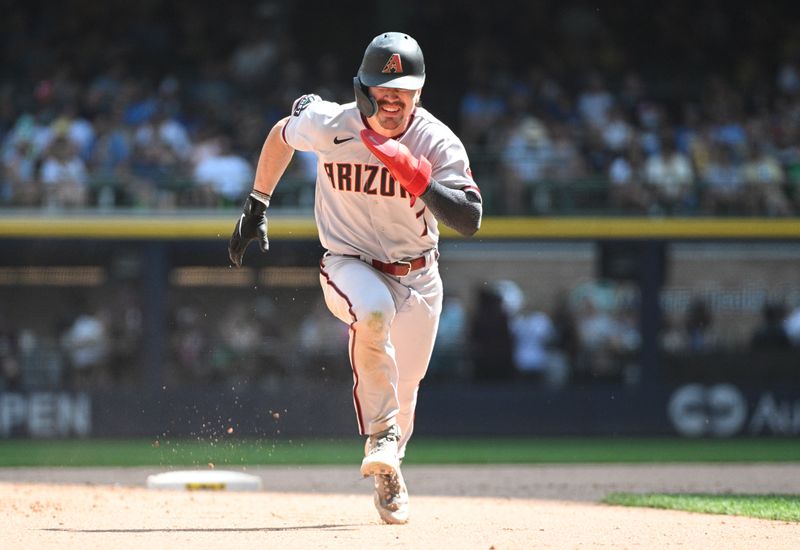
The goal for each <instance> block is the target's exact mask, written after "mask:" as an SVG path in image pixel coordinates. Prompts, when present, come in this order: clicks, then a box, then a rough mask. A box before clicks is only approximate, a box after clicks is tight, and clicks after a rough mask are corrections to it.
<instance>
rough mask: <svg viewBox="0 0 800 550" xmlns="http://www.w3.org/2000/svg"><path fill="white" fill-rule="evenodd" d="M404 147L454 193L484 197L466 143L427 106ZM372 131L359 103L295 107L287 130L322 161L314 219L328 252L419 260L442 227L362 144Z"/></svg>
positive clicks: (289, 138)
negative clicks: (425, 162)
mask: <svg viewBox="0 0 800 550" xmlns="http://www.w3.org/2000/svg"><path fill="white" fill-rule="evenodd" d="M411 116H412V118H411V121H410V123H409V126H408V128H407V130H406V131H405V132H404V133H403V134H402V135H401V136H399V137H396V138H395V139H397V140H398V141H400V142H401V143H403V144H404V145H405V146H406V147H408V148H409V150H410V151H411V153H412V154H413V155H415V156H417V157H419V156H420V155H424V156H425V157H426V158H427V159H428V160H429V161H430V162H431V164H432V166H433V173H432V177H433V179H435V180H436V181H438V182H439V183H441V184H442V185H445V186H447V187H450V188H457V189H464V190H471V191H472V192H474V193H476V194H478V195H479V194H480V191H479V189H478V187H477V186H476V185H475V183H474V181H473V180H472V174H471V171H470V166H469V159H468V158H467V153H466V150H465V149H464V145H463V144H462V143H461V140H459V139H458V137H457V136H456V135H455V134H454V133H453V132H452V131H451V130H450V129H449V128H448V127H447V126H445V125H444V124H443V123H442V122H440V121H439V120H438V119H436V117H434V116H433V115H432V114H431V113H429V112H428V111H427V110H425V109H424V108H421V107H417V108H416V109H415V111H414V113H413V114H412V115H411ZM365 127H369V125H368V122H367V121H366V120H365V119H364V118H363V117H362V115H361V113H360V111H359V110H358V108H357V107H356V104H355V102H353V103H347V104H344V105H340V104H337V103H332V102H328V101H313V102H307V103H305V104H303V103H302V102H301V103H300V107H299V108H296V109H295V111H294V112H293V116H292V117H290V119H289V121H288V122H287V124H286V125H285V126H284V129H283V139H284V141H285V142H286V143H287V144H288V145H289V146H291V147H292V148H294V149H299V150H301V151H313V152H315V153H316V154H317V155H318V162H317V189H316V194H315V197H316V198H315V207H314V213H315V217H316V221H317V227H318V229H319V238H320V242H321V244H322V246H324V247H325V248H326V249H328V250H329V251H331V252H333V253H335V254H356V255H364V256H369V257H372V258H375V259H378V260H381V261H384V262H394V261H398V260H403V259H407V258H414V257H418V256H420V255H422V254H423V253H424V252H426V251H429V250H431V249H434V248H436V247H437V244H438V241H439V229H438V225H437V222H436V219H435V217H434V216H433V214H432V213H431V212H430V211H429V210H428V209H427V208H426V207H425V204H424V203H423V202H422V201H416V202H414V204H413V206H412V205H411V203H412V201H411V200H410V198H411V197H410V196H409V194H408V193H407V192H406V191H405V189H403V188H402V186H401V185H400V184H399V183H397V182H395V181H394V179H393V178H392V177H391V175H390V174H389V171H388V170H387V169H386V167H384V166H383V164H382V163H381V162H380V161H379V160H378V159H377V158H376V157H375V156H374V155H373V154H372V153H371V152H370V151H369V149H367V148H366V146H365V145H364V144H363V143H362V142H361V139H360V137H359V132H360V131H361V130H363V129H364V128H365Z"/></svg>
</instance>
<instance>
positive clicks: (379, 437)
mask: <svg viewBox="0 0 800 550" xmlns="http://www.w3.org/2000/svg"><path fill="white" fill-rule="evenodd" d="M399 440H400V428H399V427H398V426H397V425H394V426H389V427H388V428H387V429H385V430H383V431H382V432H378V433H376V434H373V435H371V436H369V438H368V439H367V443H366V445H365V447H364V454H365V456H364V460H362V461H361V475H363V476H364V477H367V476H377V475H393V474H395V473H396V472H399V471H400V460H399V459H398V458H397V442H398V441H399Z"/></svg>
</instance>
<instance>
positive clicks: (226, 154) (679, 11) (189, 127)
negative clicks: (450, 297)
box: [0, 1, 800, 216]
mask: <svg viewBox="0 0 800 550" xmlns="http://www.w3.org/2000/svg"><path fill="white" fill-rule="evenodd" d="M35 4H36V2H33V3H32V5H34V7H33V8H30V9H17V10H10V12H9V13H7V14H5V16H4V19H3V22H2V23H0V43H1V44H2V46H3V48H2V51H3V52H4V53H3V58H2V66H3V68H2V69H0V170H1V171H0V206H2V207H14V208H17V207H19V208H21V207H28V208H101V209H102V208H114V207H129V208H149V209H159V208H176V207H198V208H215V207H226V206H232V205H235V204H238V203H239V202H240V201H241V199H242V196H243V195H244V194H246V192H247V191H248V190H249V188H250V186H251V183H252V179H253V173H254V167H255V162H256V159H257V156H258V153H259V151H260V148H261V144H262V142H263V140H264V138H265V136H266V132H267V131H268V129H269V128H270V127H271V125H272V124H273V123H274V122H275V121H276V120H278V119H279V118H281V117H282V116H284V115H285V114H286V113H287V112H288V108H289V106H290V105H291V103H292V101H293V100H294V99H295V98H296V97H297V96H299V95H300V94H302V93H307V92H315V93H318V94H320V95H321V96H322V97H323V98H325V99H330V100H333V101H339V102H347V101H351V100H352V89H351V87H350V81H351V76H352V75H353V74H354V73H355V72H356V70H357V65H358V60H359V58H360V55H361V52H362V51H363V45H360V44H359V45H353V44H350V43H349V42H350V40H351V39H350V38H349V37H348V39H347V40H348V42H347V44H346V45H345V44H341V42H342V41H341V40H339V41H338V42H337V44H341V48H339V50H340V51H337V48H336V47H334V46H333V45H331V44H327V45H326V47H325V48H324V49H323V50H318V49H316V48H315V46H316V45H317V44H320V43H321V42H323V40H324V39H325V35H323V34H320V33H316V35H314V36H312V34H314V33H315V32H316V30H315V29H316V27H315V28H310V27H309V22H308V21H306V20H304V19H303V17H302V16H303V13H302V12H301V10H300V8H298V7H297V6H296V5H294V4H292V3H289V2H279V1H275V2H253V1H247V2H242V3H237V4H236V5H235V6H227V7H226V8H225V9H226V13H225V16H224V17H220V14H219V13H216V12H215V10H214V9H211V8H208V7H206V9H195V8H194V5H193V4H190V3H188V2H186V1H180V2H175V3H172V4H173V5H172V7H171V8H167V7H164V6H159V5H158V4H157V3H143V4H141V5H128V4H123V3H118V2H117V3H115V6H114V8H115V9H114V10H113V12H114V14H115V15H114V17H113V18H112V17H111V16H109V13H110V12H109V10H107V9H105V8H102V7H97V6H92V5H91V3H86V2H83V3H81V2H77V3H76V2H65V3H63V4H59V5H57V6H53V7H51V8H48V10H51V11H52V13H51V15H50V16H48V17H46V16H44V15H42V13H41V12H40V11H37V10H36V9H35ZM312 4H314V3H312ZM624 4H625V3H622V4H621V5H620V6H615V7H607V8H606V11H602V12H601V11H600V10H599V9H594V8H592V7H591V6H590V5H588V4H585V3H583V2H578V1H576V2H570V3H565V4H564V5H563V6H561V7H553V6H550V5H549V4H546V3H518V2H509V3H508V5H507V6H506V5H505V4H501V5H500V6H498V7H497V9H496V10H489V9H487V8H488V6H487V5H484V3H482V2H478V3H475V4H474V5H470V6H469V7H465V8H464V9H463V10H461V11H460V12H459V14H458V15H457V16H454V15H453V13H452V12H450V11H448V8H447V5H448V4H447V2H441V1H439V2H429V3H425V4H424V5H420V6H419V8H420V10H419V13H418V14H416V15H414V16H412V17H411V18H410V20H409V21H408V24H407V25H408V29H409V32H412V34H416V37H417V38H418V40H419V41H420V43H421V44H422V46H423V48H424V50H425V52H426V53H427V65H428V71H429V73H430V78H429V89H426V91H425V93H424V94H423V104H425V105H426V106H429V107H430V108H431V110H432V111H433V112H434V113H435V114H437V115H439V116H440V117H441V118H443V119H444V120H445V122H447V123H448V124H449V125H451V126H452V127H453V128H454V129H455V130H456V131H457V133H458V134H459V136H460V137H461V138H462V140H463V141H464V143H465V145H466V146H467V148H468V150H469V152H470V155H471V158H472V161H473V164H474V166H473V172H474V173H475V175H476V179H477V181H478V183H479V185H481V186H482V190H483V192H484V196H485V198H486V203H487V211H488V212H489V213H495V214H523V215H524V214H533V215H537V214H552V213H571V212H581V211H591V212H594V213H600V212H609V213H633V214H642V215H692V214H704V213H705V214H714V215H728V214H732V215H757V216H790V215H795V214H796V213H797V212H798V208H800V41H798V40H797V39H796V38H795V37H796V36H797V35H796V33H794V34H793V33H791V32H788V31H786V29H785V28H784V27H783V26H781V25H780V24H779V23H780V22H781V13H780V10H777V8H776V10H775V11H774V12H771V13H762V14H760V16H761V17H762V18H767V20H768V21H772V22H774V23H775V25H774V26H773V28H772V32H771V33H767V32H766V31H765V30H764V28H762V27H760V26H753V25H749V24H745V23H743V22H742V20H741V18H739V17H738V16H737V15H736V10H735V9H734V8H733V7H730V8H726V7H724V6H717V7H706V8H704V10H708V11H709V13H703V14H700V15H703V17H705V20H709V21H714V22H715V25H716V26H715V27H714V32H713V33H708V34H707V35H702V34H700V35H698V36H696V37H694V38H695V39H696V40H694V41H692V42H691V43H688V42H686V43H685V42H684V41H672V42H670V41H669V40H667V39H666V38H665V36H664V35H662V34H661V33H663V32H665V30H666V28H668V27H669V26H670V25H672V26H675V25H680V24H681V22H682V21H683V19H684V18H685V19H686V21H683V22H684V24H685V25H688V26H689V28H688V29H687V32H691V31H692V29H693V28H694V24H693V23H692V22H691V21H690V19H691V15H692V13H693V12H692V11H690V10H689V9H688V8H680V7H674V6H666V7H665V6H662V7H659V8H654V9H653V11H652V13H648V14H647V15H648V18H647V19H644V20H642V21H641V22H638V23H637V25H638V24H639V23H641V25H640V27H639V30H640V32H641V33H647V32H652V33H653V34H648V35H647V36H639V35H638V34H637V33H636V29H634V28H633V27H632V25H631V21H632V20H631V18H632V17H635V16H636V13H630V14H628V13H626V11H625V10H626V9H627V8H626V7H625V5H624ZM734 4H735V5H736V6H739V4H736V3H734ZM304 6H305V7H308V8H309V9H311V8H314V9H316V10H318V14H319V15H321V16H322V15H324V14H325V13H327V12H326V11H325V10H326V9H332V8H330V7H328V8H326V7H325V6H321V5H320V6H313V5H309V6H306V4H304ZM734 7H735V6H734ZM739 7H741V6H739ZM628 8H630V6H628ZM748 9H751V8H748ZM368 11H369V10H368ZM508 11H513V13H514V18H513V20H511V21H509V20H508V19H507V16H508V15H509V14H508V13H507V12H508ZM118 12H119V13H118ZM453 17H455V20H453ZM123 21H124V24H123ZM447 21H449V23H450V24H449V25H438V23H444V22H447ZM748 21H749V19H748ZM459 29H461V30H468V31H470V32H472V33H473V40H471V42H470V43H469V44H463V45H462V46H463V47H461V48H460V49H459V48H455V49H454V48H453V47H452V44H453V43H454V41H453V40H449V41H448V37H450V38H451V39H452V38H457V34H456V33H457V32H458V31H459ZM789 29H790V27H789ZM695 30H698V32H699V29H695ZM301 31H302V32H301ZM501 31H503V32H501ZM659 31H660V32H659ZM328 32H330V31H328ZM373 34H374V33H372V32H370V33H367V34H366V35H365V36H364V40H363V41H364V42H366V41H367V40H368V39H369V38H370V37H371V36H372V35H373ZM670 36H674V33H672V34H670ZM455 43H458V41H456V42H455ZM720 43H722V44H723V46H720ZM756 43H758V44H761V45H760V47H758V48H755V46H753V44H756ZM309 44H310V45H309ZM445 44H447V45H448V49H446V50H441V51H442V52H444V51H447V52H449V53H448V54H447V55H444V54H443V53H440V50H439V46H443V45H445ZM637 45H638V46H639V47H640V48H641V49H642V50H644V51H642V52H640V51H639V49H640V48H637V47H636V46H637ZM751 46H753V47H751ZM704 48H705V50H704ZM649 50H652V51H649ZM697 50H703V51H704V52H705V53H706V55H708V57H702V56H701V57H698V56H699V55H700V54H698V52H697ZM647 51H649V53H650V57H649V58H648V57H647V55H646V53H645V52H647ZM723 54H724V55H723ZM715 55H718V57H715ZM350 56H352V58H350ZM681 60H682V61H681ZM314 173H315V172H314V166H313V158H308V157H306V156H305V155H299V156H298V158H297V161H296V162H294V163H293V164H292V166H291V168H290V171H289V173H288V174H287V177H286V180H287V181H286V182H285V184H284V187H283V189H282V193H279V194H278V195H283V196H281V197H276V199H277V200H276V206H281V205H284V206H293V207H308V206H310V204H311V195H310V183H311V182H312V181H313V178H314Z"/></svg>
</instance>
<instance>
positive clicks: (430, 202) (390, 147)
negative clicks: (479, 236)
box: [361, 130, 483, 237]
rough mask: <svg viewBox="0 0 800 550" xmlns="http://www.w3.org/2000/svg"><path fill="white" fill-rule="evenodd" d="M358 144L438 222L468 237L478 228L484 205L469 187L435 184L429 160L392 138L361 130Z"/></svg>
mask: <svg viewBox="0 0 800 550" xmlns="http://www.w3.org/2000/svg"><path fill="white" fill-rule="evenodd" d="M361 141H363V142H364V144H365V145H366V146H367V148H368V149H369V150H370V151H372V153H373V154H374V155H375V156H376V157H378V158H379V159H380V161H381V162H382V163H383V164H384V165H385V166H386V167H387V168H388V169H389V172H391V174H392V177H393V178H394V179H395V180H396V181H398V182H399V183H400V185H402V186H403V188H404V189H405V190H406V191H408V193H410V194H411V196H412V197H419V198H420V199H421V200H422V201H423V202H425V206H427V207H428V209H430V211H431V212H432V213H433V215H434V216H436V219H437V220H439V221H441V222H442V223H443V224H445V225H446V226H447V227H449V228H451V229H454V230H455V231H458V232H459V233H461V234H462V235H465V236H468V237H469V236H472V235H474V234H475V232H476V231H478V229H480V226H481V217H482V215H483V206H482V204H481V197H480V195H479V194H478V193H477V192H476V191H473V190H472V188H466V189H460V188H452V187H448V186H446V185H443V184H441V183H439V182H437V181H436V180H435V179H433V178H432V177H431V173H432V171H433V168H432V166H431V163H430V161H429V160H428V159H427V158H425V156H420V157H419V158H417V157H415V156H414V155H413V154H412V153H411V151H409V149H408V147H406V146H405V145H403V144H402V143H400V142H399V141H397V140H395V139H391V138H387V137H384V136H381V135H380V134H378V133H377V132H374V131H372V130H362V131H361Z"/></svg>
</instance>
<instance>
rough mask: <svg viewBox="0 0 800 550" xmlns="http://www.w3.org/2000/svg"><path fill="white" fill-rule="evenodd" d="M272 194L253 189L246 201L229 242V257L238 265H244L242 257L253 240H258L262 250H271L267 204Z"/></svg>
mask: <svg viewBox="0 0 800 550" xmlns="http://www.w3.org/2000/svg"><path fill="white" fill-rule="evenodd" d="M269 199H270V196H269V195H267V194H266V193H261V192H259V191H253V192H252V193H250V196H248V197H247V198H246V199H245V201H244V207H243V208H242V215H241V216H240V217H239V221H238V222H236V227H235V228H234V229H233V235H231V240H230V242H229V243H228V257H229V258H230V259H231V262H232V263H233V265H235V266H236V267H242V257H243V256H244V251H245V250H246V249H247V245H249V244H250V243H251V242H252V241H258V246H259V247H260V248H261V252H266V251H267V250H269V239H267V215H266V213H267V206H269Z"/></svg>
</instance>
